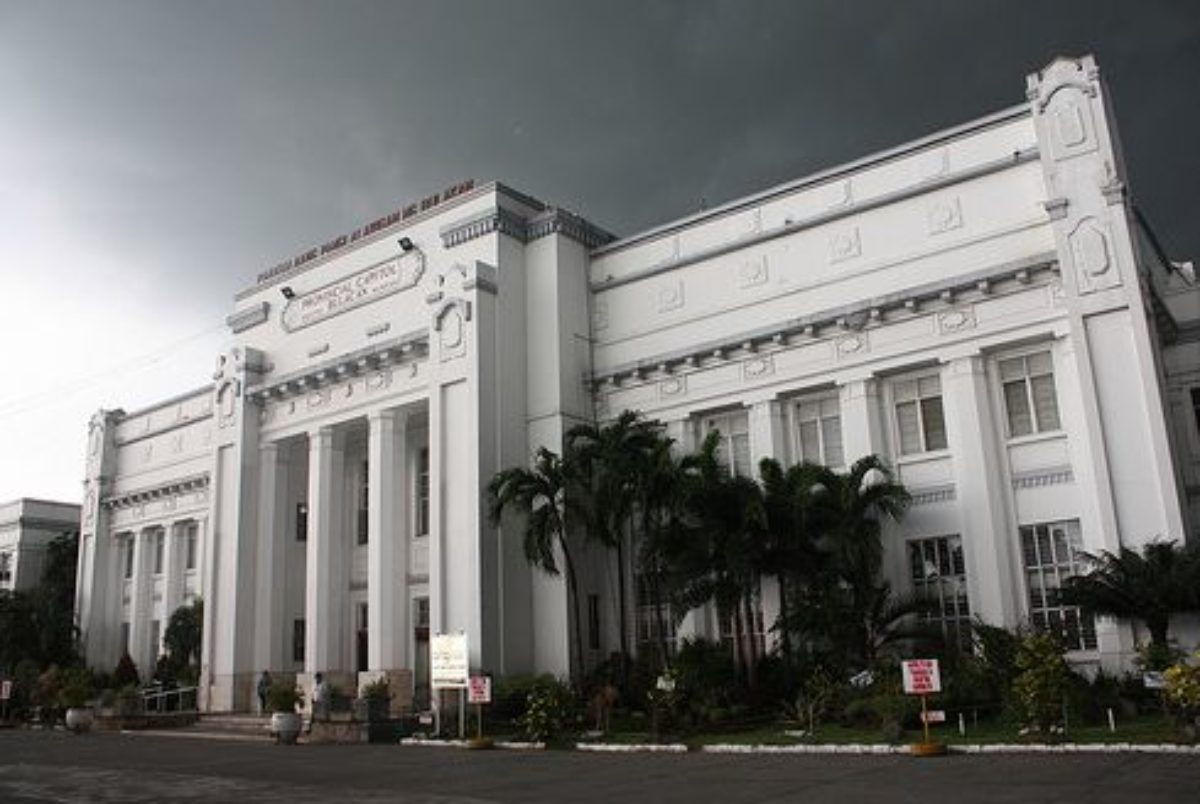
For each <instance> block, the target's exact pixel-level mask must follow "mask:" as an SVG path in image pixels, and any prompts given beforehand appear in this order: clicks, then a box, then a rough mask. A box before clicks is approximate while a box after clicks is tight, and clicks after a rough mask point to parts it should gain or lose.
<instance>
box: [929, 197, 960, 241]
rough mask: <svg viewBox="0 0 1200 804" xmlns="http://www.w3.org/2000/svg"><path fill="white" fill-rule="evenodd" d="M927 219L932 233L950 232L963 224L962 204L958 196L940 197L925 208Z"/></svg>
mask: <svg viewBox="0 0 1200 804" xmlns="http://www.w3.org/2000/svg"><path fill="white" fill-rule="evenodd" d="M925 219H926V221H927V222H928V224H929V233H930V234H931V235H934V234H941V233H942V232H948V231H950V230H952V229H957V228H959V227H960V226H962V205H961V204H960V203H959V200H958V198H938V199H934V200H933V201H931V202H930V203H929V206H928V207H926V209H925Z"/></svg>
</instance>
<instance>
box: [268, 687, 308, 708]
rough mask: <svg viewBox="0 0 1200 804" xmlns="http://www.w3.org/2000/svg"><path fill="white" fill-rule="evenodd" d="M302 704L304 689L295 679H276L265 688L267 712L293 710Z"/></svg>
mask: <svg viewBox="0 0 1200 804" xmlns="http://www.w3.org/2000/svg"><path fill="white" fill-rule="evenodd" d="M303 704H304V691H303V690H301V689H300V687H299V686H298V685H297V684H296V682H295V681H285V680H283V679H277V680H275V681H272V682H271V686H270V687H268V688H267V711H268V712H295V711H296V708H297V707H299V706H302V705H303Z"/></svg>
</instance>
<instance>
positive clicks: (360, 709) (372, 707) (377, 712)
mask: <svg viewBox="0 0 1200 804" xmlns="http://www.w3.org/2000/svg"><path fill="white" fill-rule="evenodd" d="M391 703H392V695H391V691H390V690H389V689H388V680H387V678H386V677H385V676H380V677H379V678H377V679H375V680H374V681H371V682H370V683H367V684H364V685H363V687H362V689H361V690H359V697H358V699H357V700H355V702H354V717H355V719H356V720H365V721H368V722H375V721H379V720H387V718H388V715H389V714H390V712H391Z"/></svg>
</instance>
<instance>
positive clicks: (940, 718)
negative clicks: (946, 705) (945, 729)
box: [921, 709, 946, 723]
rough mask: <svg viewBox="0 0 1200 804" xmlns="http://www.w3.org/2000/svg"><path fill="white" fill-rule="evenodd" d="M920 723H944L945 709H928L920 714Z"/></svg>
mask: <svg viewBox="0 0 1200 804" xmlns="http://www.w3.org/2000/svg"><path fill="white" fill-rule="evenodd" d="M921 722H923V723H945V722H946V710H945V709H928V710H926V711H924V712H922V713H921Z"/></svg>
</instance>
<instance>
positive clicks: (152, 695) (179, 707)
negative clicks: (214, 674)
mask: <svg viewBox="0 0 1200 804" xmlns="http://www.w3.org/2000/svg"><path fill="white" fill-rule="evenodd" d="M196 693H197V688H196V687H177V688H175V689H169V690H167V689H163V688H162V687H161V686H159V687H151V688H148V689H144V690H142V703H143V704H144V706H145V710H144V711H146V712H195V711H196V709H197V705H196V704H197V697H196ZM172 700H174V701H175V707H174V708H172V707H171V701H172Z"/></svg>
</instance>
